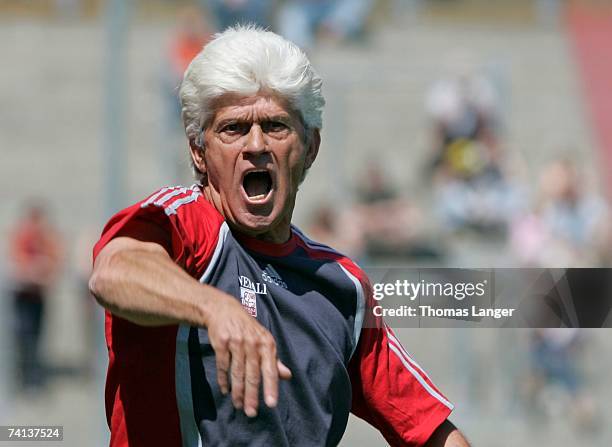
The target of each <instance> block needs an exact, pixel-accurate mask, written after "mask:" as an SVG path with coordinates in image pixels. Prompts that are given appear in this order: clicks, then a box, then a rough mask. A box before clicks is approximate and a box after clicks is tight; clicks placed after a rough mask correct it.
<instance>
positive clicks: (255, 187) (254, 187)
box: [244, 173, 269, 199]
mask: <svg viewBox="0 0 612 447" xmlns="http://www.w3.org/2000/svg"><path fill="white" fill-rule="evenodd" d="M244 190H245V191H246V193H247V195H248V196H249V197H250V198H253V199H255V198H263V197H265V195H266V194H268V190H269V180H268V176H267V175H266V174H264V173H261V174H259V173H256V174H249V175H247V176H246V178H245V179H244Z"/></svg>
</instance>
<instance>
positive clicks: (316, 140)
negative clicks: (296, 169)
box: [304, 129, 321, 169]
mask: <svg viewBox="0 0 612 447" xmlns="http://www.w3.org/2000/svg"><path fill="white" fill-rule="evenodd" d="M320 145H321V131H320V130H319V129H314V130H313V131H312V135H310V138H308V147H307V148H306V158H305V160H304V167H305V169H310V167H311V166H312V164H313V163H314V161H315V159H316V158H317V154H318V153H319V146H320Z"/></svg>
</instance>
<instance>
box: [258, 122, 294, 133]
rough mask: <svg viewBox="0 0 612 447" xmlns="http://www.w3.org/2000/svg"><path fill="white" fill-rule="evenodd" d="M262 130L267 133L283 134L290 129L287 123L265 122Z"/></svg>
mask: <svg viewBox="0 0 612 447" xmlns="http://www.w3.org/2000/svg"><path fill="white" fill-rule="evenodd" d="M261 129H262V130H263V131H264V132H265V133H275V132H283V131H285V130H288V129H289V126H287V125H286V124H285V123H283V122H281V121H265V122H263V123H262V125H261Z"/></svg>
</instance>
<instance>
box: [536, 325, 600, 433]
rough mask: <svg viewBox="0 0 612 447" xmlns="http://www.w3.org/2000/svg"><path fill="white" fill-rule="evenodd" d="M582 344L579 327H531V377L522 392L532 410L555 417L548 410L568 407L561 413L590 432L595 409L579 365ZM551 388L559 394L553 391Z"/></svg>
mask: <svg viewBox="0 0 612 447" xmlns="http://www.w3.org/2000/svg"><path fill="white" fill-rule="evenodd" d="M585 346H586V345H585V343H584V340H583V339H582V332H580V330H579V329H573V328H549V329H537V330H535V331H534V332H533V334H532V340H531V348H530V350H531V353H530V357H531V371H530V375H531V377H530V378H529V380H527V381H526V382H525V384H526V388H527V389H526V390H524V391H525V392H526V395H527V398H528V401H529V405H530V406H531V407H532V410H533V409H539V410H541V411H543V412H544V414H543V416H555V417H558V416H560V415H557V414H550V413H555V412H558V408H562V409H563V410H562V411H564V412H565V411H567V410H569V414H565V415H564V416H566V417H567V416H569V417H572V418H574V421H575V423H576V425H577V428H579V429H586V430H591V431H592V429H593V428H595V425H594V424H595V414H596V412H595V408H594V402H593V398H592V397H591V396H590V395H589V394H588V392H587V391H586V387H585V380H584V377H583V374H582V371H581V369H580V366H579V365H580V364H581V361H580V356H581V354H582V351H583V349H584V347H585ZM553 389H556V390H557V391H558V392H560V393H561V394H554V393H553ZM564 401H565V402H564ZM555 407H557V408H555ZM561 416H563V415H561Z"/></svg>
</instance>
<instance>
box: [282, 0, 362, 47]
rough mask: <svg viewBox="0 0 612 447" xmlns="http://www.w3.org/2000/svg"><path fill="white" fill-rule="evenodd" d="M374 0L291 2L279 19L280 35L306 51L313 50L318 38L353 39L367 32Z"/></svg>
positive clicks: (284, 5) (284, 8)
mask: <svg viewBox="0 0 612 447" xmlns="http://www.w3.org/2000/svg"><path fill="white" fill-rule="evenodd" d="M373 4H374V1H373V0H287V1H286V2H285V3H284V4H283V5H282V7H281V9H280V12H279V16H278V21H279V23H278V28H279V32H280V34H282V35H283V36H285V37H286V38H287V39H289V40H292V41H293V42H295V43H296V44H298V45H299V46H300V47H302V48H306V49H308V48H312V47H313V45H314V41H315V36H317V35H318V36H320V37H323V38H327V39H331V40H336V41H337V40H350V39H354V38H357V37H359V36H360V35H361V34H362V33H363V32H364V29H365V24H366V20H367V18H368V17H369V15H370V12H371V10H372V6H373Z"/></svg>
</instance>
